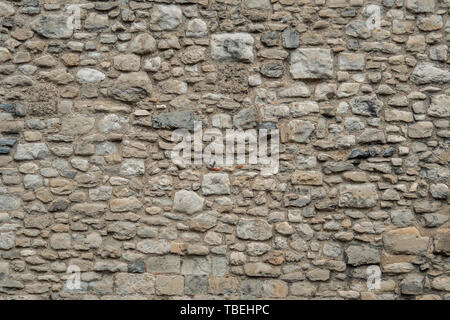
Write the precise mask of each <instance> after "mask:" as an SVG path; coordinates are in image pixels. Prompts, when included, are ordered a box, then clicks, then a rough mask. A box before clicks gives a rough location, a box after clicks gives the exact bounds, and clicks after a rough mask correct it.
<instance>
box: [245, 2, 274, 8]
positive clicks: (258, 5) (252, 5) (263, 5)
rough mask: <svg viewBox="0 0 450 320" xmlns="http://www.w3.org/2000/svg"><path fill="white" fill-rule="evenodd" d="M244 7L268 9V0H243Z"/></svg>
mask: <svg viewBox="0 0 450 320" xmlns="http://www.w3.org/2000/svg"><path fill="white" fill-rule="evenodd" d="M244 3H245V7H246V8H248V9H261V10H263V9H270V8H271V6H270V0H245V2H244Z"/></svg>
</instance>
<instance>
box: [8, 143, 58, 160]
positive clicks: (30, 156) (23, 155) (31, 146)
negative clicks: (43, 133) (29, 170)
mask: <svg viewBox="0 0 450 320" xmlns="http://www.w3.org/2000/svg"><path fill="white" fill-rule="evenodd" d="M49 154H50V153H49V151H48V148H47V145H46V144H45V143H19V144H18V145H17V150H16V153H15V154H14V160H43V159H45V158H47V157H48V156H49Z"/></svg>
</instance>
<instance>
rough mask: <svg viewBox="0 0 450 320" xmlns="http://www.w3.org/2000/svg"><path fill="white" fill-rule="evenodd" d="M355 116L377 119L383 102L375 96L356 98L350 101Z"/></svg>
mask: <svg viewBox="0 0 450 320" xmlns="http://www.w3.org/2000/svg"><path fill="white" fill-rule="evenodd" d="M350 106H351V108H352V112H353V114H357V115H362V116H367V117H376V116H377V115H378V113H379V112H380V110H381V109H382V108H383V102H382V101H380V100H378V99H377V98H376V97H374V96H360V97H355V98H353V99H352V100H351V101H350Z"/></svg>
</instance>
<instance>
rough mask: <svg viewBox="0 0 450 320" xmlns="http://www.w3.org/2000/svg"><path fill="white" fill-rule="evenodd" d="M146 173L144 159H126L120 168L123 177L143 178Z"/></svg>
mask: <svg viewBox="0 0 450 320" xmlns="http://www.w3.org/2000/svg"><path fill="white" fill-rule="evenodd" d="M144 173H145V163H144V160H143V159H125V160H124V161H123V162H122V166H121V167H120V174H121V175H123V176H142V175H144Z"/></svg>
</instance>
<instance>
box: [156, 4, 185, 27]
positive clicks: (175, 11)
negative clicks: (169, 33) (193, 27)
mask: <svg viewBox="0 0 450 320" xmlns="http://www.w3.org/2000/svg"><path fill="white" fill-rule="evenodd" d="M151 12H152V14H151V17H150V28H151V30H154V31H161V30H174V29H176V28H177V27H178V26H179V25H180V24H181V22H182V19H183V13H182V12H181V8H180V7H179V6H177V5H161V4H157V5H155V6H154V7H153V10H152V11H151Z"/></svg>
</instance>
